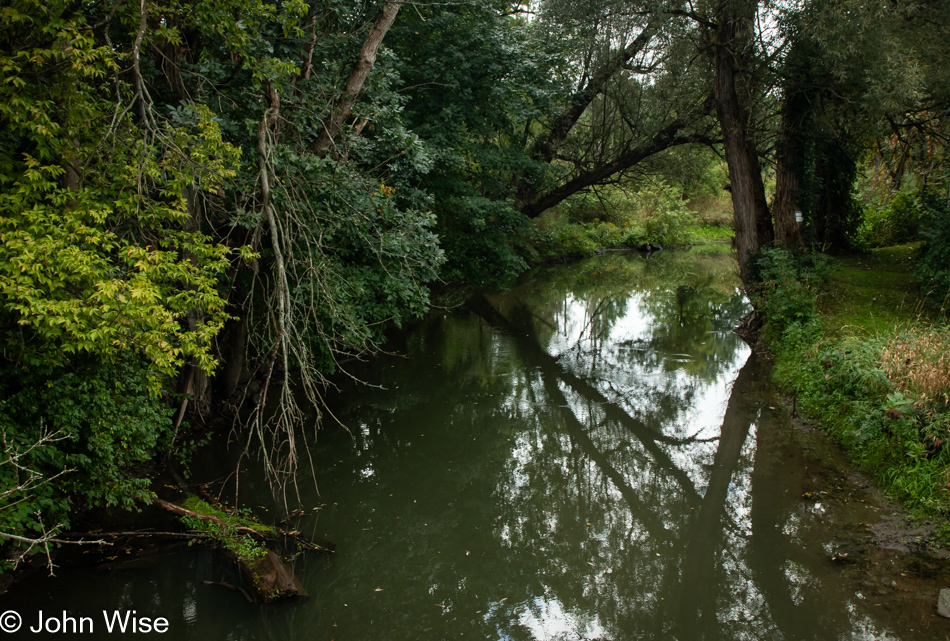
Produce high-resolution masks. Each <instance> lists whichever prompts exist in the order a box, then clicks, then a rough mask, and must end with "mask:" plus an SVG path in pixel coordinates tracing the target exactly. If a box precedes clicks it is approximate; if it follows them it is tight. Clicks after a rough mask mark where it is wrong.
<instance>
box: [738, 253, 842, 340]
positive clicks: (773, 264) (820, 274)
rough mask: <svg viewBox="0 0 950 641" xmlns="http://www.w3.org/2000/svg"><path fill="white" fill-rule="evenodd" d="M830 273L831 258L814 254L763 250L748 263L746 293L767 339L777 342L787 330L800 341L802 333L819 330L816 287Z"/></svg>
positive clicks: (817, 292) (817, 289) (817, 287)
mask: <svg viewBox="0 0 950 641" xmlns="http://www.w3.org/2000/svg"><path fill="white" fill-rule="evenodd" d="M830 271H831V259H830V258H828V257H827V256H825V255H824V254H820V253H817V252H807V253H793V252H791V251H789V250H787V249H784V248H774V249H773V248H765V249H763V250H762V251H761V252H760V253H759V254H758V255H756V256H754V257H753V258H752V259H751V260H750V262H749V282H750V283H752V284H751V285H750V286H749V288H748V291H749V295H750V297H751V298H752V303H753V305H754V306H755V308H756V310H757V311H759V312H761V313H762V314H763V316H764V317H765V324H764V325H763V329H762V333H763V337H764V338H766V340H768V341H778V339H780V338H781V337H782V336H783V335H784V334H786V333H787V332H789V331H791V332H793V334H794V335H796V336H798V337H799V340H800V337H801V335H802V333H803V332H804V333H805V334H811V333H813V332H814V331H817V329H818V328H820V323H821V319H820V317H819V315H818V296H819V285H820V284H821V283H822V282H823V281H824V280H825V279H827V277H828V274H829V273H830ZM792 328H795V329H792Z"/></svg>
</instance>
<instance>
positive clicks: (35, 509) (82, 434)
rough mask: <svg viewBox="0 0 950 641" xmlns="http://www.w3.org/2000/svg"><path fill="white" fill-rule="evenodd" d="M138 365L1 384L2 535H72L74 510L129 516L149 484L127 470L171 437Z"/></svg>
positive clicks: (10, 378)
mask: <svg viewBox="0 0 950 641" xmlns="http://www.w3.org/2000/svg"><path fill="white" fill-rule="evenodd" d="M147 368H148V366H147V364H146V363H145V362H143V361H142V360H140V359H136V358H135V357H128V358H126V359H125V360H122V361H119V362H116V363H111V364H103V363H97V362H91V363H85V364H82V363H74V364H73V366H72V367H71V368H70V369H60V370H54V371H52V372H50V373H48V374H45V375H41V374H38V373H36V372H31V373H24V372H17V373H14V372H13V371H11V370H12V368H10V369H8V370H7V372H8V374H7V375H6V376H4V377H3V378H2V379H0V440H2V444H3V451H2V452H0V498H2V499H3V501H2V506H0V532H7V533H13V534H17V535H19V536H25V537H27V538H29V537H32V536H37V535H42V534H43V533H46V532H49V531H51V530H53V529H55V528H56V527H57V526H63V527H65V526H67V525H68V517H67V514H68V511H69V510H70V509H71V508H76V507H95V506H120V507H123V508H126V509H129V508H132V507H134V506H135V502H136V501H137V500H145V499H147V498H148V497H149V496H150V493H149V490H148V484H149V481H148V479H146V478H136V477H135V475H133V474H130V469H131V468H132V467H133V466H134V465H136V464H138V463H141V462H143V461H146V460H148V459H150V458H151V457H152V456H153V455H154V454H155V452H156V450H157V449H158V448H159V447H161V446H162V445H167V442H166V443H163V441H164V440H166V439H168V438H170V435H171V427H172V421H171V414H172V413H173V410H170V409H168V408H166V406H165V404H164V403H163V402H162V399H161V398H160V397H159V396H158V395H157V394H156V393H155V389H154V387H153V386H152V385H151V384H150V382H149V380H148V377H147Z"/></svg>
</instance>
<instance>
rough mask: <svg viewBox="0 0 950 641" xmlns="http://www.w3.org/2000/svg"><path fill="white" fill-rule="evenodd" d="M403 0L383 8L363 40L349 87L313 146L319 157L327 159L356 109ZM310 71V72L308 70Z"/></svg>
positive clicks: (391, 2)
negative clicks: (346, 122)
mask: <svg viewBox="0 0 950 641" xmlns="http://www.w3.org/2000/svg"><path fill="white" fill-rule="evenodd" d="M402 3H403V0H390V1H389V2H387V3H386V5H385V6H384V7H383V10H382V11H380V12H379V15H378V16H376V21H375V22H374V23H373V27H372V29H370V30H369V33H368V34H367V35H366V40H364V41H363V47H362V48H361V49H360V54H359V56H358V57H357V59H356V66H355V67H354V68H353V71H352V72H351V73H350V77H349V78H347V80H346V87H345V88H344V89H343V96H342V97H341V98H340V100H339V102H337V104H336V105H335V106H334V107H333V109H332V110H331V111H330V118H329V119H328V120H327V122H325V123H324V125H323V131H321V132H320V135H319V136H317V139H316V140H315V141H314V142H313V144H312V145H311V147H310V151H311V152H313V153H315V154H316V155H318V156H321V157H322V156H326V155H327V153H329V151H330V147H331V145H333V139H334V138H335V137H336V135H337V133H339V131H340V129H341V128H342V127H343V122H344V121H345V120H346V119H347V117H348V116H349V115H350V112H351V111H352V110H353V105H354V104H356V99H357V98H358V97H359V94H360V92H361V91H362V90H363V83H365V82H366V79H367V78H368V77H369V72H370V71H372V70H373V66H374V65H375V64H376V53H377V51H379V45H381V44H382V42H383V38H384V37H386V32H387V31H389V28H390V27H391V26H392V25H393V22H394V21H395V20H396V14H397V13H399V8H400V7H401V6H402ZM308 72H309V70H308Z"/></svg>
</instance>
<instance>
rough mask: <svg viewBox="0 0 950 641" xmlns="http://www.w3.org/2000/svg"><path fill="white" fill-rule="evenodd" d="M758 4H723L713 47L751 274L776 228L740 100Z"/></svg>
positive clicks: (738, 226) (742, 0) (742, 254)
mask: <svg viewBox="0 0 950 641" xmlns="http://www.w3.org/2000/svg"><path fill="white" fill-rule="evenodd" d="M756 6H757V3H756V2H752V1H750V0H722V1H721V2H720V4H719V7H718V12H717V13H718V19H719V21H718V22H719V33H718V36H719V37H718V42H716V46H715V47H714V49H713V66H714V74H715V75H714V92H715V97H716V112H717V114H718V115H719V126H720V128H721V130H722V139H723V149H724V151H725V154H726V164H727V165H728V166H729V182H730V184H731V188H732V208H733V212H734V213H733V215H734V219H735V230H736V249H737V250H738V254H739V273H740V274H741V276H742V279H743V280H745V279H746V275H747V272H748V267H747V262H748V260H749V258H750V257H751V256H752V255H754V254H756V253H757V252H758V251H759V248H760V247H762V246H763V245H767V244H769V243H771V242H772V240H773V238H774V231H773V229H772V219H771V215H770V213H769V208H768V203H767V202H766V199H765V185H764V184H763V182H762V169H761V167H760V165H759V158H758V154H757V153H756V151H755V147H754V144H753V142H752V140H751V139H750V137H749V131H748V125H749V118H748V110H747V109H746V108H745V107H744V106H743V104H742V100H741V99H740V93H739V88H738V87H737V82H741V80H742V72H741V70H742V60H743V53H744V50H745V49H746V48H747V47H748V46H750V45H751V42H750V41H751V37H752V20H753V18H754V17H755V10H756Z"/></svg>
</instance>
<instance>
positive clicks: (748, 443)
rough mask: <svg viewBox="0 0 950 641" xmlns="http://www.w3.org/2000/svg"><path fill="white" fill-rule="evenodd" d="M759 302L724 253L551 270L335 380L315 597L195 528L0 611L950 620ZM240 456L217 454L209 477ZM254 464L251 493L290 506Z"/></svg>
mask: <svg viewBox="0 0 950 641" xmlns="http://www.w3.org/2000/svg"><path fill="white" fill-rule="evenodd" d="M748 310H749V307H748V302H747V301H746V300H745V298H744V297H743V295H742V294H741V292H740V290H739V288H738V282H737V280H736V275H735V263H734V259H733V258H732V257H731V256H730V255H729V254H728V253H727V252H724V251H719V250H718V249H716V248H711V249H705V250H693V251H684V252H660V253H658V254H654V255H652V256H649V257H645V256H643V255H640V254H636V253H611V254H605V255H602V256H599V257H595V258H592V259H589V260H586V261H583V262H580V263H576V264H572V265H559V266H551V267H545V268H541V269H536V270H533V271H532V272H530V273H529V274H527V275H526V276H525V277H524V278H522V279H521V280H520V281H519V283H518V284H517V286H516V287H514V288H513V289H512V290H511V291H509V292H507V293H503V294H497V295H490V296H479V297H476V298H474V299H472V300H470V301H469V302H468V303H466V304H465V305H462V306H459V307H457V308H453V309H442V310H436V311H434V312H433V313H431V314H430V315H429V316H428V317H427V318H426V319H424V320H423V321H421V322H420V323H418V324H417V325H415V326H413V327H411V328H407V329H406V330H404V331H402V332H401V333H400V335H399V336H398V337H396V338H395V339H394V341H393V343H392V345H390V350H389V351H390V352H391V354H389V355H384V356H380V357H378V358H374V359H373V360H372V361H371V362H366V363H358V364H356V366H354V367H351V368H350V370H351V373H352V374H353V375H354V376H355V377H357V378H359V379H361V380H362V381H364V382H365V383H369V384H370V386H369V387H367V386H366V385H362V384H360V385H357V384H355V383H352V382H350V381H349V379H346V378H342V379H341V380H340V381H339V391H338V392H337V393H335V394H333V395H332V397H331V399H330V404H331V408H332V410H333V413H334V415H335V416H336V418H337V419H339V421H340V423H342V425H344V426H345V429H344V428H341V427H338V426H336V424H335V423H334V422H333V421H332V420H330V419H328V420H326V427H325V429H324V430H323V431H321V433H320V434H319V436H318V438H317V440H316V442H315V443H314V444H313V445H312V447H311V448H310V453H311V456H312V459H313V461H314V466H315V469H316V478H315V481H316V483H315V484H314V483H310V482H308V481H304V482H302V483H301V484H300V486H299V490H300V493H301V498H302V505H303V507H304V508H306V509H307V511H308V514H307V515H306V516H303V517H301V518H299V519H298V520H297V521H296V522H295V526H296V527H297V528H298V529H299V530H301V531H303V532H304V533H305V534H307V535H308V536H311V537H313V538H314V539H317V540H320V539H326V540H330V541H334V542H335V543H336V544H337V548H336V552H335V553H334V554H332V555H329V556H326V555H310V556H305V557H300V558H298V559H297V560H296V561H294V569H295V572H296V574H297V576H298V578H299V579H300V580H301V582H302V583H303V585H304V586H305V587H306V589H307V591H308V592H309V594H310V598H309V599H308V600H305V601H303V602H300V603H296V604H282V605H276V606H268V607H266V608H261V607H259V606H252V605H248V604H247V603H246V602H245V600H244V599H243V598H242V597H241V596H240V595H239V594H237V593H235V592H231V591H228V590H225V589H222V588H220V587H219V586H215V585H209V584H206V583H204V581H212V582H219V581H222V580H226V581H237V579H236V578H234V571H233V568H231V567H230V566H229V565H228V563H227V562H226V561H224V560H223V559H222V558H221V557H220V556H218V555H216V554H215V553H213V552H212V551H211V550H209V549H207V548H201V547H198V548H183V547H177V548H174V549H171V550H168V551H166V552H164V553H162V554H156V553H154V552H153V553H151V554H148V555H141V556H140V557H138V556H136V555H135V554H130V555H125V556H123V552H121V551H120V552H115V551H113V552H111V553H110V554H109V556H110V557H118V558H110V561H111V562H112V563H113V565H111V566H106V567H103V566H101V565H99V566H97V569H90V568H86V567H82V565H81V563H74V564H72V565H70V564H66V565H65V566H64V567H63V568H61V570H60V572H59V576H58V577H57V578H55V579H48V578H46V577H30V578H29V579H28V580H26V581H24V582H23V584H22V585H21V586H18V588H17V589H14V590H12V591H11V592H10V593H9V594H7V595H5V596H4V597H3V598H2V599H0V610H7V609H16V610H18V611H20V612H21V613H23V614H24V619H25V620H27V621H35V620H36V619H35V616H36V614H35V613H36V611H37V610H39V609H43V610H44V612H46V613H47V614H50V613H57V615H58V613H59V612H60V611H61V610H63V609H67V610H69V612H70V613H71V614H73V615H75V616H79V615H89V616H91V615H90V613H95V615H96V616H97V617H99V616H100V615H99V612H100V611H101V610H109V611H112V610H115V609H117V608H118V609H122V608H126V609H135V610H136V611H137V612H138V616H146V617H151V618H153V619H154V618H155V617H164V618H166V619H167V620H168V622H169V632H171V633H172V634H173V635H174V638H175V639H180V640H182V641H185V640H201V641H212V640H217V639H222V640H224V639H227V640H234V641H238V640H241V641H243V640H251V639H280V640H295V639H318V640H324V639H325V640H330V639H333V640H336V641H342V640H351V641H353V640H359V641H362V640H380V641H383V640H387V641H389V640H391V641H396V640H403V639H404V640H407V641H409V640H412V641H422V640H426V641H428V640H432V641H443V640H447V639H504V640H512V641H514V640H519V641H520V640H525V641H527V640H532V639H535V640H544V641H554V640H561V639H564V640H568V639H570V640H575V639H591V640H593V639H605V640H606V639H612V640H617V641H624V640H632V639H679V640H681V641H693V640H698V639H710V640H712V639H723V640H727V639H728V640H735V639H786V640H797V639H820V640H831V639H897V638H899V639H938V638H939V639H943V638H948V636H947V635H948V628H947V627H946V626H945V625H944V624H945V623H946V622H944V621H943V620H942V619H936V618H935V617H934V616H933V614H932V612H933V603H934V602H935V599H934V600H933V601H930V600H927V599H929V598H930V596H929V593H928V595H926V598H923V597H920V598H918V594H919V593H920V592H921V591H922V590H924V588H922V587H921V585H920V584H913V586H911V587H912V589H911V588H907V589H905V587H906V586H905V583H901V584H900V585H898V584H897V583H895V582H894V579H893V577H897V580H901V576H902V575H903V576H904V577H905V578H906V580H907V582H910V581H911V580H916V579H915V577H914V576H907V573H906V572H899V571H898V570H894V569H893V568H896V567H897V566H896V565H894V564H895V563H898V561H895V559H896V558H897V557H896V556H893V555H887V554H883V555H882V553H880V552H878V551H875V550H874V549H871V548H869V547H868V546H867V544H866V543H865V539H866V538H867V537H866V536H865V533H866V528H867V524H868V523H870V522H873V521H875V520H877V519H879V518H880V513H881V512H882V511H883V508H882V507H881V505H880V504H878V503H876V502H875V501H874V500H873V499H872V497H871V494H869V493H868V491H867V489H866V485H867V484H866V483H865V482H864V481H863V480H862V479H861V478H860V476H857V475H855V474H853V473H852V472H851V471H850V469H849V468H848V466H847V464H846V463H845V462H844V461H843V460H842V458H841V456H840V455H839V454H838V453H837V451H836V450H835V448H834V447H832V446H830V445H829V444H828V443H827V442H825V441H824V439H823V438H821V437H819V436H816V435H815V434H812V433H810V432H808V431H806V430H803V429H800V428H798V427H795V426H794V425H793V424H792V423H791V421H790V419H789V409H788V408H787V407H786V406H785V405H783V404H782V402H781V399H780V398H779V397H778V396H777V394H776V392H775V391H774V390H773V389H772V388H771V386H770V384H769V381H768V372H767V368H766V367H765V366H764V365H763V364H762V363H761V362H760V361H759V359H758V358H757V357H756V356H755V355H753V354H752V353H751V351H750V349H749V348H748V346H747V345H746V344H745V343H743V342H742V341H741V340H740V339H739V338H738V337H737V336H735V335H734V334H733V333H731V331H730V330H731V328H733V327H735V326H736V325H737V324H738V321H739V319H740V318H741V317H742V316H743V315H744V314H746V313H747V312H748ZM232 461H233V456H232V455H230V454H227V455H226V454H224V453H223V445H222V444H221V443H218V444H215V445H214V446H213V447H210V448H207V449H206V450H204V451H203V452H201V453H200V455H199V456H198V457H197V459H196V462H195V466H194V475H195V480H196V481H208V482H220V483H223V482H224V479H225V478H226V476H227V472H228V469H229V468H228V466H229V465H230V464H231V462H232ZM244 476H246V477H247V478H246V479H243V478H242V485H241V494H240V497H241V502H242V503H244V504H246V505H247V506H248V507H249V508H250V509H253V510H255V511H256V513H257V514H258V515H259V516H260V517H261V518H262V519H263V520H265V522H267V521H273V520H275V518H277V517H279V516H280V515H282V514H283V513H284V512H283V511H282V508H281V507H280V505H279V503H278V502H275V501H274V500H273V499H272V498H271V495H270V493H269V492H268V490H267V488H266V486H265V484H264V483H263V481H261V480H260V479H259V478H257V476H256V475H255V473H254V472H253V471H249V472H248V473H247V474H245V475H244ZM314 485H315V486H316V488H317V489H318V490H319V493H318V492H317V489H315V488H314ZM296 505H297V503H296V501H294V502H293V503H292V504H291V505H290V507H292V508H293V507H296ZM314 508H318V509H314ZM126 556H127V557H129V558H128V559H126V558H125V557H126ZM119 562H122V563H119ZM885 566H887V567H891V568H892V569H891V570H890V571H889V572H885V571H884V570H881V571H880V572H878V571H877V570H875V568H878V567H885ZM907 585H911V584H910V583H907ZM931 589H932V586H930V585H929V584H928V585H927V586H926V590H931ZM26 636H29V637H30V638H37V637H39V636H41V635H26ZM49 636H50V638H57V637H56V635H49ZM59 636H60V637H61V636H62V635H59ZM114 636H115V637H120V636H121V635H118V634H111V635H109V637H108V638H112V637H114ZM130 636H132V635H130ZM140 636H141V635H137V638H138V637H140Z"/></svg>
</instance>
